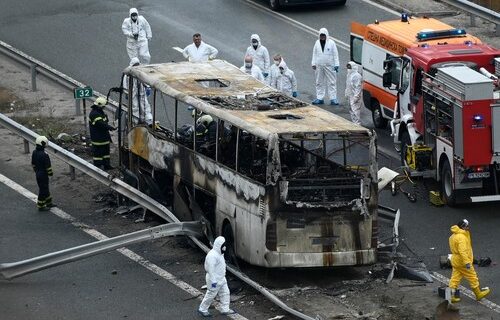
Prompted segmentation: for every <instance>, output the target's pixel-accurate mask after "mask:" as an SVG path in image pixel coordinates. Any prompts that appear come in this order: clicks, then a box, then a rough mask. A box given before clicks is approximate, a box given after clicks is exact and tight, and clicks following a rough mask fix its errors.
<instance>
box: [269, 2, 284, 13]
mask: <svg viewBox="0 0 500 320" xmlns="http://www.w3.org/2000/svg"><path fill="white" fill-rule="evenodd" d="M269 6H270V7H271V9H273V10H274V11H278V10H279V9H280V7H281V6H280V2H279V0H269Z"/></svg>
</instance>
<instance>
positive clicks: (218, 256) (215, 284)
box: [198, 236, 232, 314]
mask: <svg viewBox="0 0 500 320" xmlns="http://www.w3.org/2000/svg"><path fill="white" fill-rule="evenodd" d="M225 242H226V239H224V237H220V236H219V237H217V238H216V239H215V241H214V246H213V248H212V250H210V251H209V252H208V254H207V257H206V258H205V271H206V272H207V274H206V276H205V280H206V283H207V293H206V294H205V297H204V298H203V301H202V302H201V304H200V307H199V308H198V311H199V312H200V313H202V314H207V313H208V308H209V307H210V305H211V304H212V302H213V301H214V299H215V297H216V296H217V294H218V295H219V299H220V303H221V312H223V313H230V312H231V311H232V310H231V309H229V295H230V293H229V288H228V286H227V281H226V261H225V260H224V254H223V252H222V247H223V246H225Z"/></svg>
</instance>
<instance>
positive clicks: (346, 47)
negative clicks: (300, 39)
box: [243, 0, 350, 51]
mask: <svg viewBox="0 0 500 320" xmlns="http://www.w3.org/2000/svg"><path fill="white" fill-rule="evenodd" d="M243 1H244V2H246V4H247V5H249V6H252V7H254V8H255V9H257V10H259V11H261V12H264V13H266V14H269V15H272V16H275V17H276V18H278V19H280V20H281V21H284V22H286V23H288V24H290V25H292V26H294V27H296V28H299V29H301V30H302V31H305V32H306V33H309V34H312V35H314V36H318V32H319V30H316V29H314V28H312V27H310V26H308V25H306V24H304V23H302V22H299V21H297V20H295V19H292V18H290V17H287V16H285V15H284V14H282V13H279V12H276V11H273V10H271V9H269V8H268V7H266V6H263V5H261V4H258V3H255V2H253V1H251V0H243ZM330 38H332V39H333V40H335V43H336V44H337V46H338V47H340V48H342V49H344V50H346V51H349V48H350V46H349V44H348V43H345V42H344V41H342V40H340V39H337V38H334V37H330Z"/></svg>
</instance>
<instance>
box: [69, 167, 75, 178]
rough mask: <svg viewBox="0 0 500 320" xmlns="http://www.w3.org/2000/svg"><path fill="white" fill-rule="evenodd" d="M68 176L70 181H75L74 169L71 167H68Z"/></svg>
mask: <svg viewBox="0 0 500 320" xmlns="http://www.w3.org/2000/svg"><path fill="white" fill-rule="evenodd" d="M69 176H70V178H71V180H75V179H76V173H75V167H73V166H71V165H70V166H69Z"/></svg>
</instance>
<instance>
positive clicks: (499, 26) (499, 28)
mask: <svg viewBox="0 0 500 320" xmlns="http://www.w3.org/2000/svg"><path fill="white" fill-rule="evenodd" d="M495 33H496V36H497V37H500V24H496V25H495Z"/></svg>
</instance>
